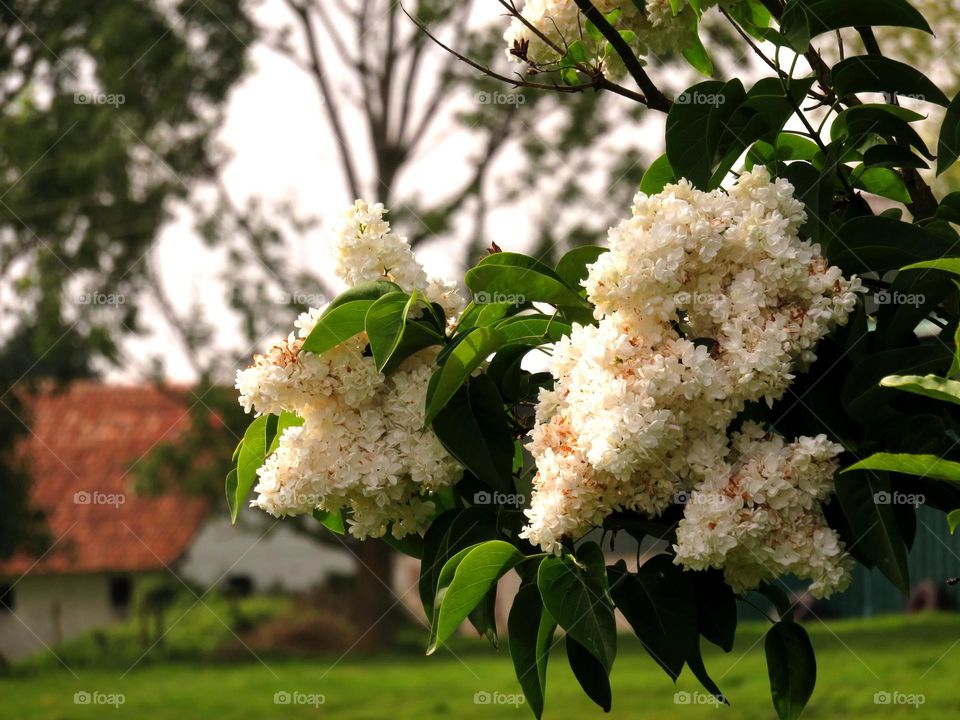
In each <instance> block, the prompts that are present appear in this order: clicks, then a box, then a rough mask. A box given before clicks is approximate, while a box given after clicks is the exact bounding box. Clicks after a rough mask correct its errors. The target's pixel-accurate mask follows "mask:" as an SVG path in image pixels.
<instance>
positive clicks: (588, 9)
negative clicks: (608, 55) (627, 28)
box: [575, 0, 673, 112]
mask: <svg viewBox="0 0 960 720" xmlns="http://www.w3.org/2000/svg"><path fill="white" fill-rule="evenodd" d="M575 1H576V3H577V7H578V8H580V12H582V13H583V14H584V15H585V16H586V18H587V20H589V21H590V22H592V23H593V24H594V25H595V26H596V27H597V30H599V31H600V33H601V34H602V35H603V36H604V37H605V38H606V39H607V42H609V43H610V45H611V46H612V47H613V49H614V50H616V51H617V54H618V55H619V56H620V57H621V59H622V60H623V64H624V65H626V66H627V70H628V71H629V73H630V76H631V77H632V78H633V79H634V81H635V82H636V83H637V87H639V88H640V89H641V90H642V91H643V94H644V96H645V97H646V99H647V102H646V105H647V107H649V108H651V109H652V110H662V111H663V112H668V111H669V110H670V108H671V106H672V105H673V103H672V102H671V101H670V100H669V99H668V98H667V97H666V96H665V95H664V94H663V93H662V92H660V89H659V88H658V87H657V86H656V85H655V84H654V83H653V80H651V79H650V76H649V75H647V73H646V71H645V70H644V69H643V65H641V64H640V59H639V58H638V57H637V56H636V54H635V53H634V52H633V50H632V49H631V48H630V46H629V45H628V44H627V41H626V40H624V39H623V38H622V37H621V36H620V33H618V32H617V31H616V29H615V28H614V27H613V25H611V24H610V23H609V22H607V19H606V18H605V17H604V16H603V13H602V12H600V11H599V10H598V9H597V8H596V7H595V6H594V4H593V3H592V2H590V0H575Z"/></svg>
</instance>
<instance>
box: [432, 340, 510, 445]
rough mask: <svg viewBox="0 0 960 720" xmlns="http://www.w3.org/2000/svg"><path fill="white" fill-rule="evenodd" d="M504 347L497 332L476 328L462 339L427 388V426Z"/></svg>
mask: <svg viewBox="0 0 960 720" xmlns="http://www.w3.org/2000/svg"><path fill="white" fill-rule="evenodd" d="M503 343H504V337H503V334H502V333H501V332H500V331H499V330H497V329H495V328H489V327H485V328H473V329H472V330H470V332H468V333H467V334H465V335H463V336H461V338H460V339H459V341H458V342H457V345H456V346H455V347H454V348H453V350H451V351H450V353H449V354H448V355H447V357H446V359H445V360H444V362H443V365H441V366H440V368H439V369H438V370H436V371H435V372H434V374H433V377H432V378H431V379H430V385H429V386H428V388H427V400H426V415H425V418H424V425H425V426H429V425H430V424H431V423H433V421H434V420H435V419H436V417H437V415H438V414H439V413H440V411H441V410H442V409H443V408H444V406H445V405H446V404H447V403H448V402H449V401H450V399H451V398H452V397H453V396H454V395H455V394H456V392H457V390H459V389H460V387H461V386H462V385H463V383H464V382H466V380H467V378H468V377H470V374H471V373H472V372H473V371H474V370H476V369H477V368H478V367H480V365H481V363H483V361H484V360H486V359H487V357H488V356H489V355H490V354H491V353H493V352H494V351H495V350H497V349H498V348H499V347H500V346H501V345H503Z"/></svg>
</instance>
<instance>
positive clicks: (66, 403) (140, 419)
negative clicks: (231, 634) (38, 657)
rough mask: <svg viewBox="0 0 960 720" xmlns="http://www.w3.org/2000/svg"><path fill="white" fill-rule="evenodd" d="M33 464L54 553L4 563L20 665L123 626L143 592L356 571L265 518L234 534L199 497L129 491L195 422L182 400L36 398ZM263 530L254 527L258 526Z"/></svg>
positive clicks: (80, 390)
mask: <svg viewBox="0 0 960 720" xmlns="http://www.w3.org/2000/svg"><path fill="white" fill-rule="evenodd" d="M28 406H29V408H30V412H31V418H30V423H29V424H30V427H31V433H30V435H29V436H27V437H26V438H25V440H24V444H23V446H22V448H21V450H22V451H23V452H25V453H27V460H28V463H29V467H30V472H31V478H32V481H33V487H32V497H33V501H34V503H35V505H36V506H37V507H39V508H40V509H42V510H43V511H44V512H45V513H46V516H47V529H48V533H49V535H50V537H51V544H50V546H49V548H48V549H47V551H46V552H45V553H44V554H42V555H41V556H39V557H31V556H27V555H20V556H16V557H13V558H11V559H8V560H6V561H2V562H0V656H2V657H6V658H8V659H17V658H22V657H25V656H28V655H30V654H33V653H36V652H39V651H42V650H43V649H44V648H45V647H51V646H53V645H56V644H57V643H59V642H61V641H64V640H68V639H70V638H71V637H74V636H76V635H78V634H80V633H83V632H85V631H88V630H90V629H93V628H96V627H102V626H104V625H108V624H110V623H112V622H115V621H117V620H120V619H123V618H125V617H127V616H128V614H129V613H130V612H131V610H132V603H133V601H134V598H135V597H136V592H137V589H138V588H139V587H141V586H142V585H143V584H144V583H147V582H150V581H151V580H156V579H166V580H168V581H173V582H174V583H177V584H179V583H180V582H183V583H185V584H190V585H191V586H197V587H200V588H211V587H213V586H218V587H221V588H222V587H232V588H233V589H235V590H240V591H254V592H255V591H264V590H271V589H282V590H288V591H299V590H305V589H307V588H309V587H312V586H317V585H320V584H322V583H323V582H324V581H326V580H327V579H328V578H329V577H330V576H331V575H333V574H340V575H346V574H350V573H352V571H353V562H352V558H351V557H350V556H349V554H348V553H347V552H346V551H338V550H336V549H333V548H327V547H320V546H318V545H317V543H316V542H315V541H313V540H310V539H308V538H305V537H302V536H300V535H297V534H296V533H294V532H293V531H292V530H291V529H290V528H289V527H287V526H284V525H282V524H280V525H278V524H276V523H274V522H273V521H272V519H270V518H269V517H268V516H265V515H264V516H263V518H259V517H256V514H255V513H252V512H251V513H250V514H249V515H250V519H251V521H254V522H248V523H241V526H240V527H233V526H231V525H230V521H229V518H228V517H227V516H226V515H225V512H224V508H222V507H219V506H217V505H216V504H213V505H211V504H210V503H209V502H208V501H207V500H205V499H202V498H199V497H190V496H185V495H183V494H181V493H177V492H170V493H166V494H164V495H162V496H142V495H136V494H134V493H133V492H132V491H131V486H132V472H133V470H134V469H135V467H136V464H137V463H138V462H139V461H141V460H142V459H143V458H145V457H146V456H147V455H148V454H149V453H150V451H151V450H152V449H153V448H154V447H155V446H156V445H157V444H158V443H160V442H163V441H168V440H171V439H174V438H176V435H177V433H178V432H181V431H183V430H184V429H185V427H186V426H187V423H188V422H189V407H188V405H187V403H186V401H185V394H184V393H182V392H176V391H170V390H165V389H162V388H157V387H120V386H110V385H102V384H99V383H95V382H79V383H75V384H73V385H71V386H70V387H69V388H67V389H66V390H61V391H59V392H55V393H54V392H47V393H41V394H40V395H38V396H36V397H34V398H31V399H30V401H29V403H28ZM257 521H259V522H257Z"/></svg>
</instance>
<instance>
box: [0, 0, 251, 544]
mask: <svg viewBox="0 0 960 720" xmlns="http://www.w3.org/2000/svg"><path fill="white" fill-rule="evenodd" d="M225 23H229V27H228V26H227V25H226V24H225ZM251 33H252V25H251V24H250V22H249V20H248V19H247V17H246V15H245V14H244V11H243V10H242V4H241V3H240V2H239V1H237V0H205V2H203V3H200V4H199V6H196V7H191V5H190V3H187V2H184V3H181V4H180V5H179V6H173V5H172V4H170V3H158V2H149V1H148V0H115V1H114V2H110V3H102V2H94V1H93V0H69V1H67V0H42V1H40V0H35V1H34V0H20V1H19V2H16V3H12V2H11V3H0V176H2V177H3V179H4V183H3V186H2V188H0V296H2V302H3V306H4V314H3V316H2V318H0V489H2V492H3V496H4V502H3V504H2V505H0V556H5V555H9V554H11V553H12V552H14V551H16V550H20V549H29V550H32V551H36V550H39V549H41V548H42V545H43V543H44V542H45V541H47V540H49V538H47V537H46V535H45V534H44V533H43V528H42V522H41V521H42V518H41V515H40V513H39V512H37V511H36V510H34V509H32V508H31V507H30V505H29V491H28V490H29V481H28V478H29V462H28V460H29V459H28V458H25V457H23V453H21V452H18V451H17V444H18V442H19V441H20V440H21V439H22V438H24V437H26V436H27V434H28V432H29V428H28V423H29V407H28V403H25V399H26V397H27V396H28V394H29V393H30V392H32V391H34V390H35V389H37V387H38V386H39V384H40V383H41V382H42V383H43V384H44V387H45V389H49V386H50V383H51V382H64V381H68V380H70V379H74V378H77V377H84V376H89V375H90V374H92V372H93V367H94V365H96V364H98V363H99V364H100V365H101V366H102V363H103V361H104V360H107V361H116V360H117V359H118V358H119V354H118V347H119V344H118V343H117V338H118V337H119V335H121V334H124V333H126V332H133V331H135V330H136V329H137V327H138V326H137V322H136V309H137V303H136V302H134V299H135V298H136V297H137V296H138V295H137V293H138V291H139V289H140V288H141V287H142V284H143V281H144V277H145V269H146V268H145V263H144V262H143V260H144V255H145V253H146V251H147V249H148V248H149V247H150V246H151V244H152V243H153V241H154V240H155V239H156V237H157V234H158V232H159V230H160V228H161V227H162V226H163V225H164V224H165V223H166V221H167V219H168V217H169V210H170V203H171V202H172V201H175V200H178V199H181V198H183V197H185V195H186V189H187V185H186V183H188V182H190V180H192V179H194V178H197V177H202V176H203V175H204V173H206V172H208V166H207V164H206V163H205V162H204V161H203V160H204V155H205V153H206V145H207V142H208V139H209V136H210V133H211V132H212V131H213V130H214V129H215V128H216V127H217V125H218V123H219V111H218V110H217V108H218V107H219V106H221V105H222V103H223V100H224V97H225V95H226V92H227V90H228V89H229V88H230V86H231V85H232V84H233V83H234V82H235V81H236V80H237V79H238V78H239V77H240V75H241V73H242V71H243V67H244V65H243V62H244V51H245V47H244V41H243V40H242V38H246V40H247V41H249V40H250V39H251Z"/></svg>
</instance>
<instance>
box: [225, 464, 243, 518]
mask: <svg viewBox="0 0 960 720" xmlns="http://www.w3.org/2000/svg"><path fill="white" fill-rule="evenodd" d="M224 490H225V491H226V494H227V508H228V509H229V510H230V519H231V521H232V522H234V523H236V522H237V516H238V515H239V514H240V505H239V503H238V501H237V469H236V468H233V469H232V470H230V472H228V473H227V478H226V480H224Z"/></svg>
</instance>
